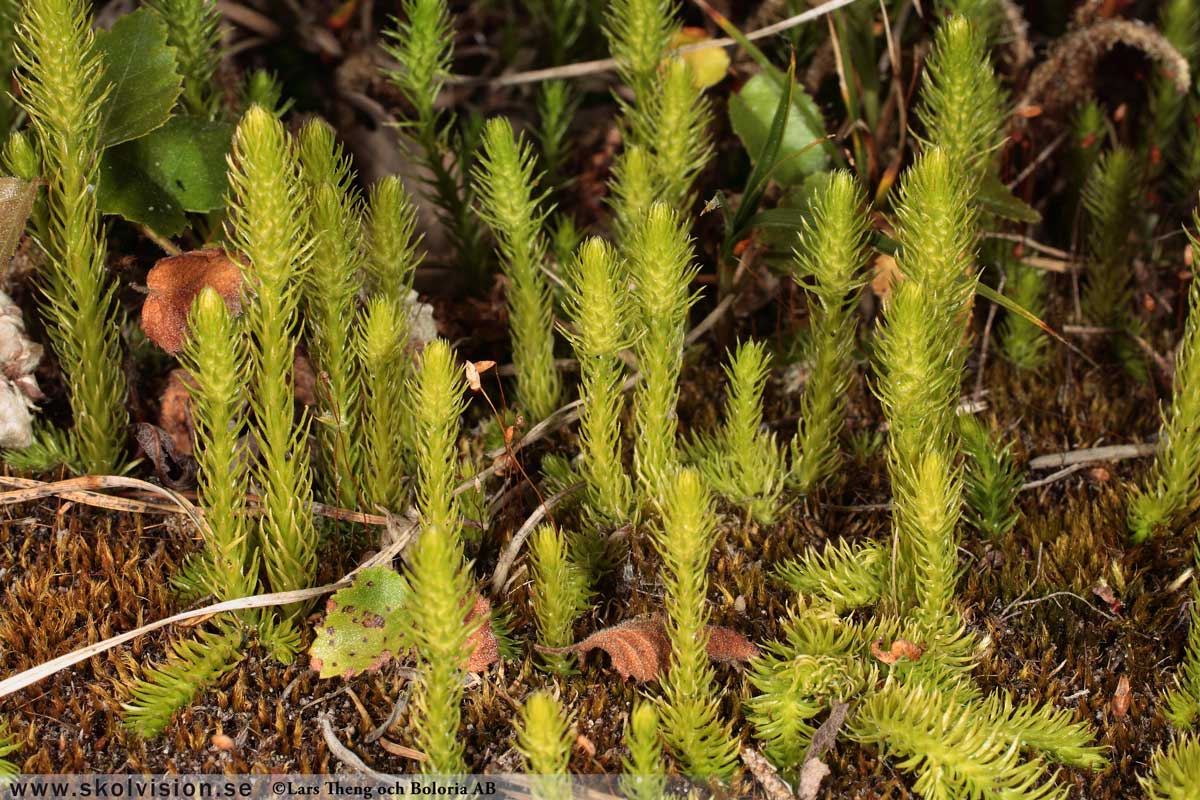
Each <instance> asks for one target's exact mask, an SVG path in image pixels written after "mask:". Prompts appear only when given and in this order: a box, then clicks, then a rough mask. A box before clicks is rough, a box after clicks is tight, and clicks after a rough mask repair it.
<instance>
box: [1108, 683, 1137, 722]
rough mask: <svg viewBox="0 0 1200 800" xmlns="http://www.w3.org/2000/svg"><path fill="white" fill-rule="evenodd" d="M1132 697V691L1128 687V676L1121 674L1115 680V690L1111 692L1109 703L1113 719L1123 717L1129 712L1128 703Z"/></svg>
mask: <svg viewBox="0 0 1200 800" xmlns="http://www.w3.org/2000/svg"><path fill="white" fill-rule="evenodd" d="M1132 699H1133V692H1132V691H1131V689H1130V687H1129V676H1128V675H1122V676H1121V679H1120V680H1119V681H1117V690H1116V691H1115V692H1113V696H1112V701H1111V702H1110V703H1109V709H1110V710H1111V711H1112V715H1113V718H1114V719H1125V717H1126V715H1128V714H1129V705H1130V702H1131V701H1132Z"/></svg>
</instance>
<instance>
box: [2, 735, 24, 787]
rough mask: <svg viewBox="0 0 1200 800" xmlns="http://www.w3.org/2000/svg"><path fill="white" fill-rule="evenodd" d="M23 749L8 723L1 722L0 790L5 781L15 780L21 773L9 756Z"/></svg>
mask: <svg viewBox="0 0 1200 800" xmlns="http://www.w3.org/2000/svg"><path fill="white" fill-rule="evenodd" d="M20 749H21V742H20V741H19V740H18V739H17V737H16V736H14V735H13V734H12V733H10V732H9V730H8V723H5V722H0V789H3V788H4V784H5V781H6V780H7V779H9V778H15V777H16V776H17V775H18V774H20V772H21V768H20V766H18V765H17V764H16V763H15V762H13V761H10V760H9V759H8V757H9V756H11V755H13V754H14V753H16V752H18V751H19V750H20Z"/></svg>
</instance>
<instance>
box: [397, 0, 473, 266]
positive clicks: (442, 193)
mask: <svg viewBox="0 0 1200 800" xmlns="http://www.w3.org/2000/svg"><path fill="white" fill-rule="evenodd" d="M401 12H402V14H401V16H402V19H397V20H395V21H394V27H392V28H389V29H386V30H385V31H384V36H385V37H387V39H388V42H387V44H385V45H384V49H385V50H386V51H387V53H388V54H389V55H390V56H391V57H392V58H394V59H395V60H396V61H397V62H398V63H399V64H400V68H399V69H389V70H387V71H386V73H385V74H386V76H387V78H388V80H389V81H391V82H392V84H393V85H395V86H396V88H397V89H399V90H400V93H401V94H402V95H404V99H405V100H406V101H408V104H409V105H410V106H411V107H412V109H413V111H414V112H415V115H416V117H415V119H414V120H412V122H411V124H409V125H407V126H406V127H407V129H408V130H409V132H410V133H411V135H412V137H413V139H414V140H415V141H416V144H417V147H418V149H419V151H420V152H419V153H418V156H419V157H420V158H421V162H422V163H423V164H424V166H425V167H426V169H428V170H429V173H430V178H429V180H428V191H429V195H430V199H432V200H433V201H434V202H435V204H436V205H437V208H438V211H439V214H440V216H441V219H442V222H443V223H444V224H445V226H446V230H447V232H448V233H449V235H450V239H451V241H452V242H453V244H454V247H455V249H456V250H457V251H458V256H459V260H460V262H461V263H462V265H463V268H464V269H466V270H469V271H470V272H471V274H473V275H474V276H475V277H480V276H481V275H484V274H486V269H487V266H488V262H487V260H486V251H485V248H484V245H483V235H482V234H483V231H482V230H481V228H480V226H479V223H478V221H477V220H476V216H475V209H474V208H473V207H472V203H471V186H470V178H469V165H467V164H465V163H463V158H462V157H463V155H464V153H469V152H471V148H470V147H458V146H457V144H456V142H455V135H454V132H453V127H454V118H453V116H452V115H448V114H447V113H446V112H443V111H441V110H440V109H438V108H437V99H438V96H439V95H440V94H441V93H442V89H443V87H444V86H445V84H446V78H447V76H448V75H449V74H450V62H451V60H452V58H453V47H454V29H453V26H452V24H451V18H450V9H449V6H448V5H447V3H446V0H403V2H402V3H401ZM447 117H449V118H447Z"/></svg>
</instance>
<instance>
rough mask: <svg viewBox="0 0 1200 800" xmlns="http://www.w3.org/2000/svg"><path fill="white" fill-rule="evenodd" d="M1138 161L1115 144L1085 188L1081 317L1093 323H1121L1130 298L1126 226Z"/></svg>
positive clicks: (1135, 196)
mask: <svg viewBox="0 0 1200 800" xmlns="http://www.w3.org/2000/svg"><path fill="white" fill-rule="evenodd" d="M1138 186H1139V178H1138V165H1137V161H1136V160H1135V159H1134V157H1133V154H1132V153H1131V152H1130V151H1128V150H1126V149H1125V148H1122V147H1118V148H1116V149H1113V150H1110V151H1108V152H1107V153H1105V154H1104V155H1102V156H1101V157H1100V159H1099V160H1098V161H1097V162H1096V165H1095V166H1094V167H1093V168H1092V172H1091V174H1090V175H1088V179H1087V183H1086V184H1085V185H1084V188H1083V205H1084V208H1085V209H1086V211H1087V215H1088V238H1087V242H1088V256H1089V263H1088V266H1087V270H1086V283H1085V284H1084V292H1083V311H1084V314H1085V316H1086V317H1087V318H1088V319H1090V320H1091V321H1092V322H1094V323H1096V324H1097V325H1110V326H1115V327H1122V326H1123V325H1124V322H1125V321H1126V317H1127V315H1128V309H1127V308H1126V306H1127V305H1128V303H1129V300H1130V299H1131V290H1130V282H1129V279H1130V276H1131V275H1132V272H1131V271H1130V269H1129V260H1128V259H1129V254H1130V246H1129V230H1130V225H1131V223H1132V221H1133V220H1135V219H1136V218H1137V208H1138V204H1139V202H1140V199H1141V191H1140V189H1139V188H1138Z"/></svg>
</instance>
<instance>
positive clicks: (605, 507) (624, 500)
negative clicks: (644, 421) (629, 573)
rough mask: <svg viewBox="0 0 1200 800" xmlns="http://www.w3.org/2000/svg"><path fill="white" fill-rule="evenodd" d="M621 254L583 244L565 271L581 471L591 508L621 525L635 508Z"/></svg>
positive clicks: (593, 242)
mask: <svg viewBox="0 0 1200 800" xmlns="http://www.w3.org/2000/svg"><path fill="white" fill-rule="evenodd" d="M623 275H624V269H623V267H622V264H621V261H620V259H619V258H618V256H617V254H616V253H615V252H614V251H613V249H612V247H610V246H609V245H608V244H607V243H606V242H604V241H603V240H602V239H599V238H591V239H588V240H587V241H585V242H584V243H583V244H582V245H581V246H580V248H579V253H578V255H577V257H576V258H575V261H574V262H573V264H572V265H571V267H570V269H569V270H568V272H567V276H566V278H567V287H568V290H567V297H566V303H565V307H566V312H567V316H568V318H569V319H570V321H571V327H570V329H568V330H567V338H568V339H569V340H570V342H571V345H572V347H574V349H575V356H576V358H578V359H579V371H580V376H581V382H580V389H579V399H580V403H581V406H580V410H579V440H580V447H581V449H582V451H583V459H582V462H581V463H580V465H579V470H580V472H581V473H582V475H583V478H584V480H585V481H586V483H587V505H588V509H589V511H590V512H591V513H592V514H593V515H594V516H595V517H596V518H597V519H599V520H602V521H605V522H621V521H623V520H624V519H626V518H627V517H628V515H629V513H630V512H631V511H632V509H633V488H632V483H631V482H630V479H629V474H628V473H627V472H626V470H625V465H624V456H623V453H622V450H623V448H622V443H621V414H622V411H623V409H624V408H625V396H624V394H623V392H622V391H621V384H622V381H623V378H624V371H625V369H624V363H623V362H622V361H621V351H622V350H624V349H625V348H626V347H627V346H628V344H629V340H628V333H627V330H628V326H629V321H628V319H627V317H628V314H629V303H630V297H629V290H628V288H627V286H626V285H624V284H623V283H622V279H623Z"/></svg>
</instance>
